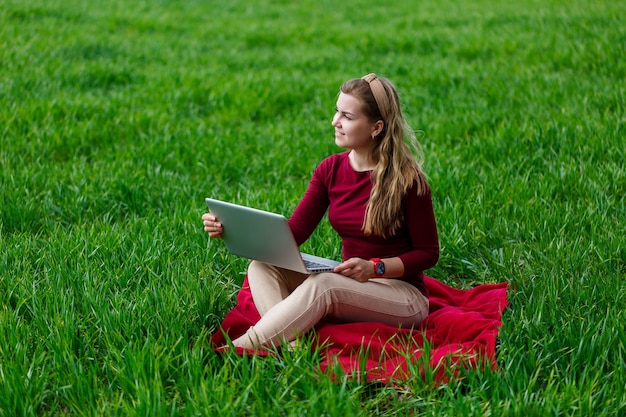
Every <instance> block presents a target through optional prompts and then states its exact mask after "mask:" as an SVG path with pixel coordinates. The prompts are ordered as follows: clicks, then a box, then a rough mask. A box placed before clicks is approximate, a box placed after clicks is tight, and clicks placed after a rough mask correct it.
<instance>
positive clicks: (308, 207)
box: [289, 161, 330, 246]
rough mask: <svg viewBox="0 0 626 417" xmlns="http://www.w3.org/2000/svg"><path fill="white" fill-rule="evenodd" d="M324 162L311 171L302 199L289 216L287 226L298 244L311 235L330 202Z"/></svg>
mask: <svg viewBox="0 0 626 417" xmlns="http://www.w3.org/2000/svg"><path fill="white" fill-rule="evenodd" d="M324 162H325V161H322V163H321V164H320V165H319V166H318V167H317V168H316V169H315V171H314V172H313V177H312V178H311V181H310V182H309V186H308V188H307V190H306V192H305V193H304V196H303V197H302V200H300V203H298V206H297V207H296V209H295V210H294V212H293V214H292V215H291V217H290V218H289V227H290V228H291V231H292V233H293V235H294V237H295V239H296V242H297V243H298V246H299V245H302V244H303V243H304V242H306V240H307V239H308V238H309V237H310V236H311V234H312V233H313V231H314V230H315V228H316V227H317V225H318V224H319V222H320V221H321V220H322V217H324V214H325V213H326V210H327V209H328V206H329V204H330V200H329V198H328V185H327V178H328V170H327V167H326V165H327V164H325V163H324Z"/></svg>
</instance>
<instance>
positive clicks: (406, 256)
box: [399, 188, 439, 275]
mask: <svg viewBox="0 0 626 417" xmlns="http://www.w3.org/2000/svg"><path fill="white" fill-rule="evenodd" d="M405 220H406V224H407V227H408V231H409V236H410V238H411V246H412V249H411V250H410V251H408V252H405V253H403V254H402V255H400V256H399V258H400V260H402V263H403V264H404V274H405V275H414V274H419V273H422V272H423V271H424V270H426V269H428V268H432V267H433V266H435V265H436V264H437V261H438V260H439V237H438V234H437V224H436V222H435V214H434V210H433V203H432V195H431V191H430V188H427V192H426V193H424V195H422V196H418V195H417V192H416V189H415V188H412V189H411V190H410V191H409V193H408V194H407V196H406V204H405Z"/></svg>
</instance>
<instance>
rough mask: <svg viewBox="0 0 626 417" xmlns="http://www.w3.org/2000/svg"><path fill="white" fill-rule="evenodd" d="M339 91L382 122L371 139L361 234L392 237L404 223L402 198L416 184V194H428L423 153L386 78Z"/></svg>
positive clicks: (365, 80) (367, 80)
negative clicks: (368, 186) (368, 187)
mask: <svg viewBox="0 0 626 417" xmlns="http://www.w3.org/2000/svg"><path fill="white" fill-rule="evenodd" d="M341 92H342V93H344V94H348V95H351V96H353V97H355V98H357V99H358V100H359V101H360V102H361V104H362V110H363V112H364V114H365V115H366V117H368V119H369V120H370V121H372V122H376V121H379V120H382V121H383V123H384V126H383V129H382V131H381V132H380V133H379V134H378V136H375V137H373V138H372V140H374V141H375V142H376V143H375V146H374V148H373V151H372V159H373V161H374V162H375V164H376V166H375V168H374V170H373V171H372V192H371V194H370V198H369V200H368V202H367V207H366V210H365V219H364V221H363V231H364V232H365V234H367V235H378V236H380V237H383V238H385V237H389V236H392V235H393V234H394V233H395V232H397V231H398V229H399V228H400V226H401V225H402V222H403V220H404V213H403V211H402V199H403V198H404V196H405V195H406V193H407V192H408V190H409V189H410V188H411V187H412V186H413V184H416V187H417V194H418V195H424V194H425V193H426V192H427V187H428V186H427V184H426V180H425V178H424V174H423V172H422V161H423V154H422V150H421V146H420V144H419V142H418V141H417V138H416V137H415V133H414V132H413V130H412V129H411V127H410V126H409V125H408V124H407V123H406V121H405V119H404V116H403V115H402V111H401V109H400V100H399V98H398V93H397V90H396V88H395V86H394V85H393V84H392V83H391V82H390V81H389V80H388V79H386V78H383V77H378V76H376V74H368V75H366V76H364V77H363V78H355V79H352V80H349V81H346V82H345V83H343V85H342V86H341Z"/></svg>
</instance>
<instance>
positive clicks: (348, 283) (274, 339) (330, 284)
mask: <svg viewBox="0 0 626 417" xmlns="http://www.w3.org/2000/svg"><path fill="white" fill-rule="evenodd" d="M248 282H249V284H250V291H251V293H252V298H253V300H254V304H255V305H256V307H257V309H258V310H259V313H260V314H261V319H260V320H259V321H258V322H257V323H256V324H255V325H254V326H252V327H250V329H248V331H247V332H246V333H245V334H244V335H243V336H241V337H239V338H237V339H235V340H233V344H234V345H235V346H241V347H244V348H261V347H272V346H280V345H281V343H283V342H290V341H292V340H294V339H295V338H296V337H297V336H298V335H302V334H304V333H305V332H307V331H309V330H311V329H312V328H313V326H315V325H316V324H317V323H318V322H319V321H320V320H322V319H323V318H332V319H334V320H339V321H343V322H365V321H375V322H379V323H384V324H387V325H390V326H402V327H405V328H406V327H409V328H410V327H417V326H418V325H419V324H420V322H421V321H422V320H423V319H424V318H425V317H426V315H427V314H428V298H427V297H425V296H424V295H423V294H422V293H421V292H420V291H419V290H418V289H417V288H416V287H415V286H413V285H411V284H409V283H406V282H404V281H401V280H398V279H389V278H377V279H371V280H369V281H368V282H358V281H355V280H353V279H351V278H347V277H344V276H343V275H340V274H335V273H321V274H313V275H307V274H301V273H298V272H293V271H289V270H286V269H282V268H278V267H275V266H272V265H268V264H265V263H262V262H257V261H253V262H252V263H251V264H250V267H249V268H248Z"/></svg>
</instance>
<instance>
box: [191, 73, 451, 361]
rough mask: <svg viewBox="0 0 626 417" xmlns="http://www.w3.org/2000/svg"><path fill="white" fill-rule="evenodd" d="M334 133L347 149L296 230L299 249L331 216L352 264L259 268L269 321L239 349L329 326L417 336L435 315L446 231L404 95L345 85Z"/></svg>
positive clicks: (264, 318)
mask: <svg viewBox="0 0 626 417" xmlns="http://www.w3.org/2000/svg"><path fill="white" fill-rule="evenodd" d="M332 125H333V127H334V128H335V143H336V144H337V145H338V146H340V147H342V148H345V149H347V151H346V152H343V153H338V154H335V155H331V156H330V157H328V158H326V159H324V160H323V161H322V162H321V163H320V165H319V166H318V167H317V168H316V169H315V172H314V173H313V177H312V179H311V182H310V184H309V187H308V189H307V191H306V193H305V195H304V197H303V198H302V200H301V201H300V203H299V204H298V206H297V207H296V209H295V211H294V213H293V215H292V216H291V218H290V219H289V226H290V228H291V229H292V231H293V234H294V236H295V238H296V241H297V242H298V244H299V245H300V244H302V243H303V242H304V241H306V240H307V239H308V238H309V236H310V235H311V234H312V233H313V231H314V229H315V228H316V227H317V225H318V223H319V222H320V220H321V219H322V217H323V216H324V214H325V213H326V211H327V210H328V218H329V221H330V224H331V226H332V227H333V228H334V229H335V230H336V231H337V233H338V234H339V236H340V237H341V240H342V254H343V262H342V263H341V264H340V265H339V266H338V267H336V268H335V270H334V272H329V273H320V274H313V275H306V274H301V273H298V272H293V271H289V270H286V269H282V268H278V267H275V266H272V265H268V264H265V263H262V262H258V261H252V262H251V263H250V266H249V268H248V282H249V285H250V291H251V293H252V298H253V300H254V303H255V305H256V307H257V309H258V310H259V313H260V315H261V319H260V320H259V321H258V322H257V323H256V324H255V325H254V326H252V327H250V329H248V331H247V332H246V333H245V334H244V335H242V336H241V337H239V338H237V339H235V340H233V341H232V343H233V345H234V346H236V347H243V348H247V349H262V348H267V347H278V346H280V345H281V344H282V343H285V342H291V341H293V340H295V339H296V337H297V336H298V335H302V334H304V333H305V332H307V331H308V330H310V329H312V328H313V327H314V326H315V325H316V324H317V323H318V322H319V321H320V320H322V319H325V318H326V319H332V320H335V321H342V322H363V321H375V322H381V323H384V324H387V325H390V326H402V327H409V328H410V327H415V326H417V325H419V324H420V322H421V321H422V320H423V319H424V318H425V317H426V315H427V314H428V294H427V290H426V286H425V284H424V274H423V271H424V270H425V269H428V268H431V267H433V266H434V265H435V264H436V263H437V260H438V258H439V243H438V238H437V227H436V224H435V217H434V214H433V207H432V200H431V193H430V188H429V186H428V184H427V183H426V180H425V178H424V174H423V173H422V171H421V164H420V160H419V159H417V158H416V157H415V156H414V155H413V153H412V152H413V151H415V152H417V151H419V144H418V143H417V140H416V138H415V135H414V134H413V132H412V130H411V129H410V128H409V126H408V125H407V124H406V121H405V120H404V117H403V115H402V111H401V109H400V103H399V99H398V94H397V91H396V89H395V87H394V86H393V84H391V82H390V81H389V80H387V79H385V78H381V77H377V76H376V75H375V74H369V75H366V76H365V77H363V78H360V79H358V78H357V79H352V80H349V81H347V82H345V83H344V84H343V85H342V86H341V91H340V93H339V97H338V99H337V108H336V113H335V116H334V118H333V121H332ZM202 219H203V222H204V230H205V231H206V232H208V233H209V236H211V237H213V238H219V237H221V234H222V232H223V228H222V225H221V224H220V222H219V219H217V218H215V216H213V215H212V214H211V213H206V214H204V215H203V216H202Z"/></svg>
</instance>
